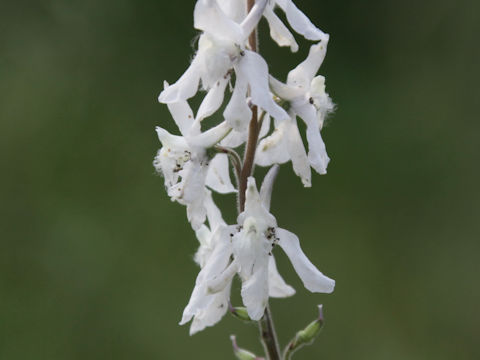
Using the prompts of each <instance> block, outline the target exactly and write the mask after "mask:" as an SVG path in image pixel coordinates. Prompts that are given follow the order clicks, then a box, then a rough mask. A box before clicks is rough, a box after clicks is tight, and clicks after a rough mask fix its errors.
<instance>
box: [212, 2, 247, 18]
mask: <svg viewBox="0 0 480 360" xmlns="http://www.w3.org/2000/svg"><path fill="white" fill-rule="evenodd" d="M217 2H218V5H219V6H220V7H221V8H222V10H223V12H224V13H225V14H226V15H227V16H228V17H229V18H230V19H232V20H233V21H235V22H237V23H241V22H242V21H243V19H245V17H246V16H247V3H246V2H245V1H232V0H217Z"/></svg>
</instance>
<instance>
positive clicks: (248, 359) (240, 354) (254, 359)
mask: <svg viewBox="0 0 480 360" xmlns="http://www.w3.org/2000/svg"><path fill="white" fill-rule="evenodd" d="M230 339H231V340H232V346H233V353H234V354H235V357H236V358H237V359H239V360H265V359H264V358H259V357H258V356H257V355H255V354H254V353H252V352H250V351H248V350H245V349H241V348H239V347H238V345H237V340H236V338H235V335H232V336H230Z"/></svg>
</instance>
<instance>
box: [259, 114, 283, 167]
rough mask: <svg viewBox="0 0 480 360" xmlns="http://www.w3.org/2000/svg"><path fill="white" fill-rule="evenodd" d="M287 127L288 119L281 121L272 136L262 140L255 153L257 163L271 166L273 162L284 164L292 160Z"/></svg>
mask: <svg viewBox="0 0 480 360" xmlns="http://www.w3.org/2000/svg"><path fill="white" fill-rule="evenodd" d="M287 127H288V122H287V121H283V122H281V123H280V125H279V126H278V127H277V128H276V129H275V130H273V133H272V134H271V135H270V136H267V137H266V138H263V139H262V140H261V141H260V143H259V144H258V147H257V152H256V154H255V163H256V164H257V165H260V166H270V165H273V164H283V163H285V162H287V161H289V160H290V155H289V153H288V149H287V146H286V142H285V139H286V133H285V130H286V128H287Z"/></svg>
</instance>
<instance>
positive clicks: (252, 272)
mask: <svg viewBox="0 0 480 360" xmlns="http://www.w3.org/2000/svg"><path fill="white" fill-rule="evenodd" d="M271 178H272V176H271V177H270V179H269V178H268V177H267V181H272V182H273V180H271ZM262 188H263V189H264V191H262V194H260V193H259V192H258V190H257V187H256V185H255V180H254V178H253V177H250V178H249V179H248V187H247V192H246V202H245V211H243V212H242V213H241V214H240V215H239V216H238V225H237V226H236V227H235V228H232V227H227V228H225V229H226V231H224V232H223V236H220V237H219V238H218V244H221V245H218V248H217V251H216V253H215V254H213V253H212V255H211V257H210V259H209V261H207V263H206V265H205V267H204V269H202V271H201V272H200V274H199V277H198V278H197V282H196V288H197V287H199V286H202V289H203V290H202V291H203V293H198V292H195V290H194V294H195V295H196V296H195V298H196V299H197V301H198V303H199V304H201V303H202V301H200V300H198V299H202V298H203V299H205V298H206V297H208V296H211V295H212V294H216V293H221V292H222V291H224V290H225V288H227V287H229V286H230V284H231V281H232V279H233V277H234V275H235V274H237V273H238V275H239V276H240V279H241V281H242V290H241V295H242V299H243V303H244V305H245V306H246V308H247V311H248V315H249V316H250V318H251V319H252V320H259V319H260V318H261V317H262V316H263V313H264V311H265V307H266V304H267V302H268V298H269V296H270V297H286V296H291V295H293V294H294V290H293V288H292V287H291V286H289V285H287V284H286V283H285V281H284V280H283V278H282V277H281V276H280V274H279V273H278V270H277V267H276V264H275V259H274V256H273V253H272V251H273V249H274V247H275V246H276V245H278V246H280V247H281V248H282V249H283V251H284V252H285V253H286V254H287V256H288V257H289V259H290V261H291V263H292V265H293V267H294V269H295V271H296V272H297V274H298V275H299V277H300V278H301V280H302V281H303V284H304V285H305V287H306V288H307V289H308V290H310V291H312V292H324V293H330V292H332V291H333V289H334V286H335V281H334V280H332V279H330V278H328V277H326V276H325V275H323V274H322V273H321V272H320V271H319V270H318V269H317V268H316V267H315V266H314V265H313V264H312V263H311V262H310V260H308V258H307V257H306V256H305V254H304V253H303V251H302V249H301V247H300V242H299V240H298V238H297V236H296V235H295V234H293V233H291V232H289V231H287V230H284V229H281V228H279V227H278V226H277V222H276V219H275V217H274V216H273V215H272V214H270V212H269V211H268V206H269V203H270V195H269V192H271V188H272V187H271V186H269V185H268V183H267V184H266V185H265V186H262ZM227 233H229V234H228V236H229V237H230V238H228V236H227ZM227 264H228V265H227ZM207 274H208V275H207ZM193 298H194V295H192V299H193ZM191 301H192V300H191ZM201 309H202V307H201V306H196V310H195V311H192V312H191V313H189V314H190V315H191V314H192V313H193V314H195V313H196V312H198V311H200V310H201ZM192 316H193V315H192Z"/></svg>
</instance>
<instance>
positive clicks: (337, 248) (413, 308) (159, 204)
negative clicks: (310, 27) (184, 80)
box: [0, 0, 480, 360]
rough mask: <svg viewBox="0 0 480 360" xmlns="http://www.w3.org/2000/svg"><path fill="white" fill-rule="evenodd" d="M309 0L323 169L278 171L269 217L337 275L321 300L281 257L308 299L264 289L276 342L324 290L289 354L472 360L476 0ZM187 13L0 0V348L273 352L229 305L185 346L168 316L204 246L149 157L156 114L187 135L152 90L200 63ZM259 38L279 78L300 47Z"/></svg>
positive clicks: (163, 5) (479, 205) (93, 355)
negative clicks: (323, 92)
mask: <svg viewBox="0 0 480 360" xmlns="http://www.w3.org/2000/svg"><path fill="white" fill-rule="evenodd" d="M296 3H297V4H298V6H299V7H300V8H302V9H303V10H304V11H305V12H306V13H307V14H309V16H310V17H311V19H312V20H313V21H314V22H315V23H316V24H318V25H319V26H320V27H321V28H322V29H323V30H325V31H326V32H328V33H330V34H331V41H330V44H329V52H328V54H327V58H326V61H325V63H324V66H323V67H322V69H321V73H322V74H324V75H326V78H327V90H328V92H329V93H330V95H331V96H332V97H333V99H334V100H335V102H336V103H337V104H338V109H337V111H336V113H335V115H334V116H333V117H332V118H331V119H330V121H329V123H328V126H327V127H326V128H325V130H324V131H323V134H324V139H325V141H326V143H327V148H328V150H329V154H330V156H331V158H332V162H331V164H330V166H329V174H328V175H327V176H318V175H316V176H315V177H314V179H313V183H314V187H313V188H311V189H303V188H302V187H301V185H300V181H299V179H298V178H296V177H295V176H294V174H293V172H292V171H291V167H290V166H289V165H288V166H284V167H283V168H282V171H281V176H280V178H279V181H278V183H277V186H276V190H275V194H274V200H273V211H274V214H275V215H276V216H277V219H278V221H279V224H280V225H281V226H282V227H284V228H288V229H290V230H292V231H294V232H295V233H297V234H298V235H299V237H300V238H301V239H302V244H303V247H304V249H305V251H306V252H307V253H308V254H309V256H310V258H311V259H312V260H313V261H314V262H315V263H316V264H318V265H319V267H320V268H321V269H322V270H323V271H324V272H325V273H326V274H328V275H330V276H331V277H333V278H335V279H336V280H337V288H336V291H335V293H334V294H333V295H318V294H317V295H312V294H309V293H308V292H307V291H306V290H305V289H304V288H303V287H302V285H301V283H300V281H299V280H298V278H297V276H296V274H295V273H294V271H293V270H292V268H291V266H290V264H289V263H288V260H287V259H286V258H285V256H284V255H283V254H281V253H280V252H279V253H278V254H277V256H278V258H279V262H280V267H281V272H282V273H283V274H284V276H285V278H286V279H287V280H288V282H290V283H291V284H293V285H294V286H295V287H296V289H297V291H298V293H297V295H296V296H294V297H292V298H289V299H286V300H272V309H273V312H274V316H275V320H276V324H277V327H278V331H279V336H280V339H281V341H282V342H283V343H286V341H287V340H288V339H289V338H290V337H291V336H292V335H293V334H294V332H295V331H296V330H297V329H299V328H300V327H302V326H303V325H305V324H307V323H308V322H309V321H310V320H311V319H313V317H314V316H315V313H316V309H315V305H316V304H318V303H323V304H325V313H326V319H327V323H326V326H325V329H324V331H323V333H322V335H321V337H320V338H319V340H318V341H317V342H316V343H315V345H313V346H311V347H309V348H306V349H304V350H302V351H301V352H300V353H298V355H297V357H296V358H298V359H357V360H361V359H365V360H367V359H368V360H376V359H390V360H395V359H410V360H415V359H435V360H441V359H479V358H480V348H479V346H478V339H479V336H480V332H479V322H480V310H479V305H480V289H479V274H480V266H479V260H478V258H479V252H480V245H479V239H480V225H479V220H480V219H479V215H480V212H479V210H480V192H479V189H478V185H479V183H480V170H479V160H480V153H479V151H480V146H479V135H480V125H479V116H478V107H479V105H480V104H479V92H478V84H479V80H480V79H479V74H480V71H479V69H478V66H479V61H480V57H479V45H478V34H479V33H480V2H478V1H473V0H471V1H466V0H464V1H446V0H438V1H380V0H372V1H366V2H362V1H352V0H344V1H334V0H325V1H317V0H297V1H296ZM193 6H194V1H193V0H188V1H166V0H157V1H152V0H143V1H134V0H116V1H111V0H103V1H94V0H83V1H77V0H73V1H66V0H38V1H28V0H16V1H8V0H6V1H2V2H1V3H0V169H1V170H0V171H1V176H0V211H1V213H0V224H1V227H0V238H1V240H0V241H1V242H0V359H9V360H29V359H35V360H39V359H48V360H57V359H58V360H60V359H62V360H63V359H69V360H74V359H117V360H120V359H191V358H195V359H230V358H233V355H232V353H231V347H230V343H229V340H228V336H229V335H230V334H232V333H234V334H236V335H237V337H238V341H239V343H240V345H242V346H244V347H247V348H249V349H251V350H253V351H255V352H257V353H260V352H261V347H260V345H259V343H258V341H257V329H256V328H255V327H254V326H249V325H245V324H242V323H239V322H237V320H235V319H233V318H231V317H229V316H227V317H225V318H224V320H223V321H222V322H221V323H220V324H219V325H218V326H216V327H215V328H211V329H208V330H206V331H204V332H202V333H200V334H198V335H195V336H193V337H189V336H188V328H187V327H180V326H178V325H177V322H178V321H179V320H180V316H181V312H182V310H183V307H184V306H185V304H186V303H187V301H188V298H189V296H190V291H191V289H192V287H193V283H194V279H195V276H196V274H197V271H198V269H197V267H196V265H195V264H194V263H193V261H192V256H193V254H194V252H195V250H196V246H197V242H196V239H195V237H194V234H193V233H192V231H191V229H190V228H189V226H188V224H187V222H186V219H185V209H184V208H183V207H182V206H180V205H178V204H174V203H171V202H170V201H169V199H168V198H167V196H166V194H165V192H164V189H163V182H162V178H161V177H159V176H157V175H155V174H154V170H153V168H152V159H153V156H154V155H155V153H156V151H157V148H158V147H159V142H158V139H157V138H156V134H155V132H154V127H155V126H156V125H162V126H165V127H167V128H168V129H171V130H173V129H174V126H173V122H172V121H171V119H170V116H169V114H168V111H167V109H166V107H165V106H163V105H160V104H158V103H157V101H156V97H157V95H158V93H159V92H160V90H161V89H162V83H163V80H165V79H166V80H168V81H170V82H174V81H175V80H176V79H177V78H178V77H179V76H180V75H181V74H182V73H183V71H184V70H185V69H186V67H187V66H188V63H189V59H190V58H191V56H192V53H193V50H192V47H191V43H192V39H193V38H194V37H195V35H196V32H195V31H194V30H193V29H192V13H193ZM261 31H262V35H261V47H262V54H263V55H264V56H265V58H266V59H267V60H268V62H269V64H270V69H271V72H272V73H273V74H275V75H276V76H277V77H279V78H284V77H285V76H286V74H287V72H288V70H289V69H290V68H292V67H293V66H294V65H296V64H297V63H298V62H299V61H300V60H301V59H303V58H304V57H305V55H306V53H307V51H308V43H306V42H301V41H300V43H301V44H302V45H303V47H302V48H301V50H300V52H299V53H298V54H294V55H291V54H290V53H289V51H288V50H287V49H279V48H277V47H276V46H275V45H274V44H273V43H272V42H271V41H270V40H269V38H268V36H267V33H266V26H265V23H264V22H262V25H261ZM298 39H299V40H300V38H298ZM192 104H193V105H195V104H198V101H193V102H192ZM261 173H262V172H261V171H259V174H261ZM233 201H234V199H233V197H227V198H226V199H225V200H224V201H221V204H222V206H224V207H225V206H227V208H226V209H227V210H226V217H227V219H229V220H233V219H234V212H233V210H232V209H230V210H228V206H229V205H230V206H231V204H232V202H233ZM238 287H239V284H238V283H236V285H235V289H236V290H235V293H238ZM234 301H236V302H237V303H238V295H236V296H235V297H234Z"/></svg>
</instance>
